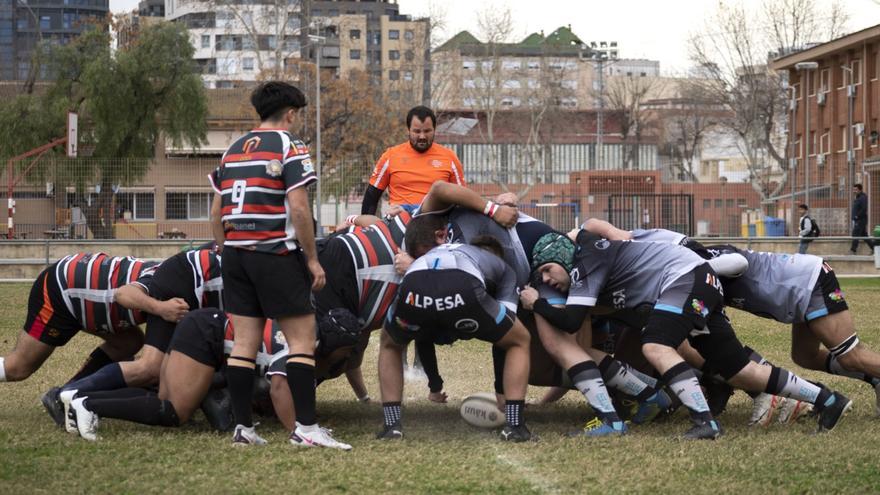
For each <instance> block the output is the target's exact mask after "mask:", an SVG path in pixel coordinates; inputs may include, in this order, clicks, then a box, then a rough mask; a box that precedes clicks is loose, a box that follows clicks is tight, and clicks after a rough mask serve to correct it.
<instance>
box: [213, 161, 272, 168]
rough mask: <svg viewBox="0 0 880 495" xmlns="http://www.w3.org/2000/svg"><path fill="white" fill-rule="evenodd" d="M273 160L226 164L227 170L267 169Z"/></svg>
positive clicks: (224, 165)
mask: <svg viewBox="0 0 880 495" xmlns="http://www.w3.org/2000/svg"><path fill="white" fill-rule="evenodd" d="M270 161H271V160H251V161H248V162H229V163H224V164H223V167H225V168H243V167H265V166H266V164H267V163H269V162H270Z"/></svg>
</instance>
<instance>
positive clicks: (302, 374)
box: [287, 361, 318, 426]
mask: <svg viewBox="0 0 880 495" xmlns="http://www.w3.org/2000/svg"><path fill="white" fill-rule="evenodd" d="M287 386H289V387H290V394H291V395H292V396H293V408H294V409H295V410H296V422H297V423H299V424H301V425H303V426H311V425H313V424H315V423H317V422H318V421H317V419H316V418H315V367H314V366H312V365H310V364H305V363H296V362H290V361H288V362H287Z"/></svg>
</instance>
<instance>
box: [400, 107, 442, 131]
mask: <svg viewBox="0 0 880 495" xmlns="http://www.w3.org/2000/svg"><path fill="white" fill-rule="evenodd" d="M413 117H418V118H419V120H421V121H422V122H424V121H425V119H427V118H428V117H430V118H431V123H433V124H434V127H437V115H436V114H435V113H434V111H433V110H431V109H430V108H428V107H426V106H424V105H419V106H417V107H412V108H411V109H410V110H409V112H407V113H406V128H407V129H409V126H410V125H412V120H413Z"/></svg>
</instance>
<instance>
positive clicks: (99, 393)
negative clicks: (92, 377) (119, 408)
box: [83, 387, 155, 399]
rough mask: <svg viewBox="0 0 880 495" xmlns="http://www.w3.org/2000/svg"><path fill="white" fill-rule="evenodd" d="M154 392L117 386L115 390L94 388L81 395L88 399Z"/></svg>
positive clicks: (130, 396)
mask: <svg viewBox="0 0 880 495" xmlns="http://www.w3.org/2000/svg"><path fill="white" fill-rule="evenodd" d="M150 394H155V392H150V391H149V390H147V389H145V388H138V387H127V388H117V389H116V390H95V391H94V392H89V393H88V394H83V396H85V397H88V398H89V399H134V398H137V397H143V396H145V395H150Z"/></svg>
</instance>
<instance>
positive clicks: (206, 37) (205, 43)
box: [202, 34, 211, 48]
mask: <svg viewBox="0 0 880 495" xmlns="http://www.w3.org/2000/svg"><path fill="white" fill-rule="evenodd" d="M202 48H211V35H210V34H203V35H202Z"/></svg>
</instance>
